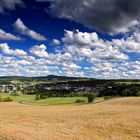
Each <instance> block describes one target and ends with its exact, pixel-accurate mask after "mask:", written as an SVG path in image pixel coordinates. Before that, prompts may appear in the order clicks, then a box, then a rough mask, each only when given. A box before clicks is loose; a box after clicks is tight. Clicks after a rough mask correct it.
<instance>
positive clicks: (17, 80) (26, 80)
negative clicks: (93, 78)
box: [0, 75, 90, 84]
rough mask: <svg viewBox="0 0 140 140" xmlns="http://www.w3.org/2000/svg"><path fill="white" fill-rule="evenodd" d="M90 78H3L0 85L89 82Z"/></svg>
mask: <svg viewBox="0 0 140 140" xmlns="http://www.w3.org/2000/svg"><path fill="white" fill-rule="evenodd" d="M89 79H90V78H86V77H84V78H82V77H67V76H57V75H48V76H42V77H24V76H3V77H0V84H5V83H8V84H9V83H15V84H18V83H35V84H36V83H45V82H48V83H49V82H62V81H81V80H89Z"/></svg>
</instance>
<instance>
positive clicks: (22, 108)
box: [0, 97, 140, 140]
mask: <svg viewBox="0 0 140 140" xmlns="http://www.w3.org/2000/svg"><path fill="white" fill-rule="evenodd" d="M139 101H140V97H137V98H131V97H130V98H120V99H119V98H118V99H113V100H110V101H107V102H104V103H98V104H89V105H81V106H79V105H67V106H66V105H65V106H49V107H45V106H31V105H24V104H18V103H0V112H1V113H0V139H2V140H19V139H23V140H48V139H49V140H55V139H57V140H66V139H67V140H76V139H77V140H85V139H86V140H124V139H125V140H139V139H140V133H139V130H140V125H139V123H140V117H139V116H140V104H139V103H138V102H139ZM123 103H124V104H123Z"/></svg>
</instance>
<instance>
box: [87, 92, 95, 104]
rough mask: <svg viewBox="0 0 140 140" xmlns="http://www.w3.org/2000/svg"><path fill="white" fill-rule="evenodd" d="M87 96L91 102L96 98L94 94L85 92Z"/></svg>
mask: <svg viewBox="0 0 140 140" xmlns="http://www.w3.org/2000/svg"><path fill="white" fill-rule="evenodd" d="M87 98H88V103H91V102H93V101H94V100H95V98H96V94H91V93H90V94H87Z"/></svg>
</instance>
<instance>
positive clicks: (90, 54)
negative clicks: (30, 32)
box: [62, 30, 129, 62]
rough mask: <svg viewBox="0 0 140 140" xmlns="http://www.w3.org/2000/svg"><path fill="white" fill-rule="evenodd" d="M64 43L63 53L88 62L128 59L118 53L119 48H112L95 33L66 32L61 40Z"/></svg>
mask: <svg viewBox="0 0 140 140" xmlns="http://www.w3.org/2000/svg"><path fill="white" fill-rule="evenodd" d="M62 41H63V42H64V43H65V51H67V52H69V53H71V54H73V55H77V56H83V57H87V58H88V60H89V62H94V61H96V60H99V59H102V60H108V61H114V60H119V61H123V60H128V59H129V57H128V56H127V55H126V54H124V53H123V52H121V51H120V49H119V47H117V46H113V43H112V42H109V41H104V40H102V39H100V38H99V37H98V35H97V34H96V33H87V32H80V31H78V30H77V31H76V32H75V31H67V30H65V35H64V37H63V38H62Z"/></svg>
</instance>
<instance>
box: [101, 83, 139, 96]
mask: <svg viewBox="0 0 140 140" xmlns="http://www.w3.org/2000/svg"><path fill="white" fill-rule="evenodd" d="M100 96H140V85H134V84H132V85H125V84H122V85H114V86H112V87H107V88H105V89H104V90H103V91H101V93H100Z"/></svg>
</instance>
